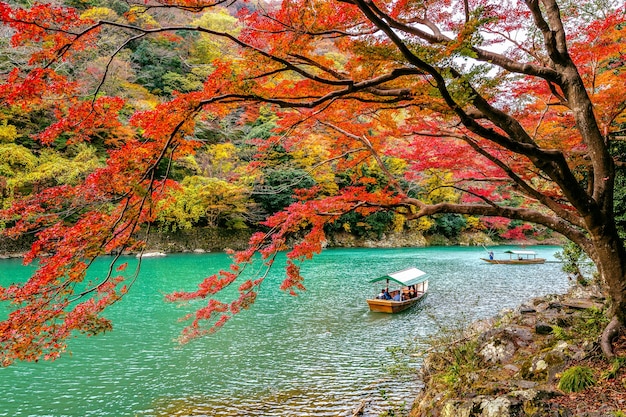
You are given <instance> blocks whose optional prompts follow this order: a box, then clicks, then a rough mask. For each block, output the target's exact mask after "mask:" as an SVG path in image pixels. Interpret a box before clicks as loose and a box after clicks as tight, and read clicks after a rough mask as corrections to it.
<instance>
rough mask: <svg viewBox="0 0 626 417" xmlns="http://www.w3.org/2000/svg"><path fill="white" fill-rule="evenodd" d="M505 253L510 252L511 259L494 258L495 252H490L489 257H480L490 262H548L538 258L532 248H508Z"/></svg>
mask: <svg viewBox="0 0 626 417" xmlns="http://www.w3.org/2000/svg"><path fill="white" fill-rule="evenodd" d="M504 253H507V254H509V259H506V258H505V259H495V258H492V256H493V252H489V259H487V258H480V259H482V260H483V261H485V262H489V263H490V264H505V265H525V264H543V263H545V262H546V260H545V259H544V258H537V253H536V252H533V251H531V250H507V251H505V252H504Z"/></svg>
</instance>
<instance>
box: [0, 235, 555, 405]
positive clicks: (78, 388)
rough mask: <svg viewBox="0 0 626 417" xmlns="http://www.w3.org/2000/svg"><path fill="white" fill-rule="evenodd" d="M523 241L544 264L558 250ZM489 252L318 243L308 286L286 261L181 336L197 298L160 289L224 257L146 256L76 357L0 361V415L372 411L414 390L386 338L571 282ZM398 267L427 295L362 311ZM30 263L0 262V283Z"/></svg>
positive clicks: (425, 330) (425, 332) (422, 332)
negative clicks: (248, 302) (494, 259)
mask: <svg viewBox="0 0 626 417" xmlns="http://www.w3.org/2000/svg"><path fill="white" fill-rule="evenodd" d="M505 249H506V248H498V249H497V250H496V252H497V253H499V252H501V251H503V250H505ZM532 249H534V250H536V251H537V252H538V253H539V254H540V255H541V256H543V257H546V258H548V259H549V260H554V257H553V255H554V253H555V252H556V251H558V250H559V248H558V247H545V246H543V247H541V246H540V247H534V248H532ZM485 254H486V252H485V250H484V249H482V248H465V247H464V248H459V247H453V248H403V249H330V250H325V251H324V252H323V253H322V254H321V255H319V256H318V257H316V258H315V259H314V260H313V261H310V262H308V263H305V264H304V266H303V274H304V276H305V278H306V281H305V285H306V286H307V291H306V292H304V293H302V294H300V295H299V296H298V297H291V296H289V295H286V294H284V293H282V292H281V291H280V290H279V289H278V284H279V282H280V281H281V280H282V278H283V276H282V270H281V269H280V268H274V270H273V271H272V273H271V274H270V276H269V277H268V278H267V280H266V282H265V283H264V284H263V286H262V289H261V293H260V295H259V298H258V301H257V303H256V304H255V305H254V306H253V308H252V309H251V310H249V311H245V312H243V313H242V314H240V315H239V316H237V317H236V318H235V319H233V320H231V321H230V322H229V323H228V324H227V325H226V327H224V328H223V329H222V330H220V331H219V332H217V333H216V334H215V335H212V336H209V337H206V338H203V339H200V340H196V341H194V342H191V343H189V344H186V345H183V346H181V345H179V344H178V343H177V341H176V338H177V337H178V335H179V333H180V331H181V329H182V324H181V323H180V322H178V319H179V318H180V317H182V316H183V315H184V314H185V313H186V312H188V311H191V310H192V309H193V308H194V307H197V306H199V305H200V304H199V303H197V302H193V303H191V304H190V305H182V306H181V305H178V304H171V303H165V302H164V301H163V295H164V294H166V293H168V292H171V291H175V290H180V289H187V290H191V289H193V288H194V287H195V284H196V283H197V282H198V281H199V280H200V279H202V278H203V277H204V276H206V275H209V274H211V273H213V272H215V271H216V270H218V269H219V268H223V267H226V266H227V265H228V261H229V259H228V257H227V256H226V255H225V254H202V255H197V254H180V255H169V256H167V257H164V258H144V260H143V262H142V269H141V274H140V277H139V279H138V280H137V282H136V283H135V284H134V286H133V287H132V288H131V291H130V292H129V294H128V295H127V296H126V297H125V298H124V299H123V300H122V301H121V302H119V303H118V304H116V305H114V306H113V307H111V309H110V311H109V312H108V315H107V317H109V318H110V319H112V321H113V323H114V330H113V332H110V333H107V334H105V335H101V336H97V337H91V338H86V337H80V338H77V339H74V340H72V341H71V342H70V349H71V351H72V355H71V356H70V355H65V356H63V357H62V358H61V359H59V360H57V361H55V362H40V363H19V364H16V365H15V366H11V367H8V368H0V392H2V395H0V416H12V417H19V416H39V417H42V416H54V417H61V416H99V417H100V416H105V417H106V416H115V417H122V416H139V417H147V416H159V417H160V416H216V417H221V416H343V415H351V410H352V409H353V408H354V407H355V406H356V405H357V404H359V403H360V402H361V401H362V400H366V401H368V406H367V408H366V414H365V415H366V416H376V415H378V413H380V412H382V411H384V410H385V409H386V408H388V407H389V404H391V403H393V404H399V403H402V402H403V401H404V402H410V401H411V400H412V398H413V397H414V395H415V394H416V392H417V391H418V389H419V383H418V382H417V381H413V380H408V381H407V380H400V379H397V378H394V377H392V376H391V375H390V374H389V373H388V372H387V370H386V368H385V364H387V363H388V362H389V361H390V354H389V353H388V351H387V350H386V349H387V348H388V347H393V346H399V345H403V344H404V343H405V341H407V340H409V339H416V340H417V341H418V343H422V341H425V339H426V338H427V337H428V336H429V335H432V334H433V333H434V332H436V330H437V328H438V326H440V325H442V324H446V323H448V324H449V323H453V322H455V321H456V322H458V320H459V319H460V318H463V319H477V318H484V317H488V316H491V315H494V314H496V313H497V312H498V311H500V310H502V309H504V308H514V307H515V306H517V305H518V304H520V303H521V302H523V301H524V300H526V299H528V298H531V297H535V296H539V295H543V294H547V293H559V292H564V291H565V290H566V289H567V286H568V281H567V277H566V276H565V274H564V273H563V272H561V270H560V264H558V263H546V264H544V265H527V266H514V265H490V264H487V263H485V262H483V261H481V260H480V259H479V258H480V257H484V256H485ZM108 261H109V259H102V260H101V261H100V262H99V263H98V264H97V265H96V271H95V272H97V270H98V269H100V270H101V271H104V269H105V268H106V267H107V262H108ZM124 261H128V262H129V263H130V264H131V267H132V263H133V262H136V261H135V259H134V258H128V259H125V260H124ZM277 265H278V264H277ZM408 266H416V267H418V268H420V269H422V270H424V271H426V272H427V273H428V274H429V277H430V288H429V295H428V297H427V298H426V299H425V300H424V301H423V302H422V303H421V305H420V306H418V307H416V308H413V309H411V310H408V311H406V312H403V313H401V314H397V315H393V316H392V315H386V314H382V313H370V312H369V311H368V308H367V304H366V303H365V301H364V300H365V298H366V297H368V296H371V295H373V294H374V293H375V292H377V291H379V290H380V288H373V287H371V286H370V285H369V284H368V283H367V280H368V279H370V278H372V277H376V276H379V275H383V274H386V273H388V272H392V271H395V270H399V269H403V268H406V267H408ZM29 271H30V268H27V267H23V266H21V264H20V261H18V260H2V261H0V284H2V285H6V284H7V283H9V282H13V281H19V280H23V279H25V278H26V277H27V276H28V274H29ZM0 309H4V306H0ZM5 314H6V310H0V316H4V315H5Z"/></svg>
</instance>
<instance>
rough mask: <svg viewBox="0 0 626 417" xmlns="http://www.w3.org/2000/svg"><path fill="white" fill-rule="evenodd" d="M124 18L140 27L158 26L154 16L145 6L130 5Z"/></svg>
mask: <svg viewBox="0 0 626 417" xmlns="http://www.w3.org/2000/svg"><path fill="white" fill-rule="evenodd" d="M126 19H127V20H128V22H129V23H134V24H135V25H137V26H141V27H158V26H159V24H158V22H157V21H156V20H155V19H154V17H152V16H150V15H149V14H148V12H147V11H146V8H145V7H142V6H132V7H131V8H130V10H129V11H128V12H126Z"/></svg>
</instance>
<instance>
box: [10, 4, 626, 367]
mask: <svg viewBox="0 0 626 417" xmlns="http://www.w3.org/2000/svg"><path fill="white" fill-rule="evenodd" d="M221 3H222V2H221V1H219V0H218V1H210V0H209V1H205V0H168V1H153V0H151V1H147V2H142V3H141V4H140V5H139V4H138V5H135V6H133V7H132V8H131V9H130V10H129V11H128V13H127V14H126V15H125V19H123V20H116V21H111V20H103V19H101V20H98V19H95V20H93V19H86V18H85V19H81V18H80V16H78V15H77V13H76V12H75V11H74V10H73V9H68V8H62V7H54V6H51V5H34V6H32V7H30V8H28V9H22V8H18V7H13V6H11V5H9V4H6V3H0V16H1V17H2V20H3V21H4V22H5V24H6V25H7V26H9V27H10V28H12V30H13V31H14V32H13V38H12V42H13V45H14V46H15V47H24V46H28V47H30V48H32V49H33V53H32V58H31V60H30V62H29V66H28V67H21V68H15V69H14V70H12V71H11V72H10V73H8V74H7V75H6V76H4V80H3V84H2V85H1V86H0V96H1V97H2V99H3V102H4V103H6V104H7V105H20V106H22V107H23V108H25V109H28V108H29V106H36V105H37V104H38V103H41V102H42V101H45V100H55V103H56V111H55V114H56V117H57V120H56V121H55V122H54V123H53V124H52V125H50V126H49V127H48V128H47V129H45V130H43V131H42V132H39V134H38V135H37V137H38V139H39V140H40V141H41V142H42V143H49V142H50V141H52V140H57V139H58V138H59V137H63V138H65V139H66V140H70V141H73V142H76V141H89V140H90V138H91V137H92V136H93V135H95V134H96V133H97V132H99V131H102V130H103V129H106V130H107V131H109V132H110V135H109V136H108V138H109V140H110V141H111V143H112V144H113V143H115V147H114V148H112V150H111V151H110V154H109V159H108V162H107V166H106V167H104V168H101V169H99V170H98V171H96V172H95V173H94V174H92V175H91V176H89V177H87V179H86V180H85V182H84V183H83V184H79V185H76V186H73V187H68V186H66V187H55V188H50V189H48V190H45V191H43V192H42V193H41V194H39V195H37V196H34V197H32V198H30V199H26V200H24V201H22V202H18V203H16V204H15V205H14V207H13V208H12V209H10V210H8V211H5V212H4V216H5V218H7V219H10V221H11V222H12V225H13V227H12V228H9V229H8V233H9V234H12V235H15V234H19V233H26V232H29V231H34V230H39V231H38V232H37V233H38V241H37V242H36V243H35V245H34V246H33V249H32V251H31V252H30V253H29V255H28V257H27V260H28V261H30V260H32V259H34V258H36V257H38V256H40V255H41V254H43V253H47V254H49V255H50V256H48V257H45V258H41V267H40V269H39V270H38V271H37V273H36V274H35V275H34V276H33V277H32V278H31V280H30V281H29V282H28V283H27V284H25V285H17V284H16V285H14V286H11V287H9V288H5V289H2V290H1V291H0V300H8V301H11V302H13V303H14V305H15V310H14V311H13V312H12V313H11V316H10V317H9V320H7V321H5V322H3V323H2V325H1V326H0V344H1V345H2V351H3V352H6V353H3V355H4V358H5V359H4V361H5V363H10V362H11V361H13V360H15V359H34V358H37V357H40V356H42V355H49V356H55V355H58V353H59V352H60V351H62V350H63V348H64V345H63V340H64V338H66V337H67V336H68V335H69V334H71V332H73V331H83V332H97V331H100V330H102V329H105V328H108V327H107V326H108V325H109V323H108V322H106V321H105V320H104V319H103V318H102V317H101V314H100V313H101V312H102V311H103V309H104V308H105V307H106V306H107V305H109V304H111V303H112V302H115V300H117V299H118V298H119V297H120V296H121V293H123V291H125V289H124V287H122V286H123V285H124V278H123V277H122V276H120V277H114V275H116V274H110V275H109V276H107V277H103V278H102V280H101V281H100V282H99V283H98V284H97V285H94V286H92V287H88V288H86V289H85V288H83V287H81V286H77V285H76V283H79V282H81V281H82V280H83V279H84V270H85V268H86V267H87V266H88V264H89V262H88V261H85V260H86V259H87V260H89V259H91V258H93V257H94V256H97V255H99V254H101V253H104V252H106V251H110V250H113V249H116V250H119V249H127V248H129V247H131V248H137V247H140V246H141V236H138V235H137V233H138V232H139V231H142V230H143V229H142V228H141V225H142V224H146V223H150V222H152V221H153V220H154V218H155V214H154V210H153V208H154V207H155V204H162V203H163V201H165V200H164V199H166V198H167V197H166V196H167V195H168V194H167V189H168V180H167V178H164V177H162V176H161V175H156V172H157V171H156V167H157V166H158V164H159V163H160V162H161V161H162V160H164V158H167V160H169V161H175V160H176V159H177V158H183V157H185V156H186V155H188V154H189V153H191V152H194V150H195V149H196V148H197V146H198V145H197V143H195V141H194V132H195V127H196V124H197V123H198V122H199V121H203V120H207V119H215V118H218V119H219V118H226V117H232V115H233V114H237V115H239V116H241V120H242V121H243V122H246V121H249V120H255V119H256V118H257V117H258V114H259V110H260V109H261V108H264V109H267V108H268V106H270V107H271V108H272V109H273V111H274V113H275V114H276V115H277V116H278V118H277V119H276V122H275V124H276V126H275V128H274V129H273V131H272V134H271V135H270V136H269V137H260V138H258V140H256V141H255V146H256V147H257V149H258V155H259V156H262V155H263V154H264V153H266V152H271V151H272V149H275V148H276V146H278V145H280V146H281V147H282V148H284V149H285V150H286V151H287V152H297V151H298V149H299V147H300V146H301V145H302V144H303V143H310V140H311V138H315V140H316V141H318V143H321V144H323V145H324V147H325V149H326V150H327V154H326V159H325V164H323V165H325V166H331V167H332V170H333V171H334V172H348V171H349V172H352V173H355V174H354V175H351V176H350V178H349V181H347V182H345V183H343V184H342V186H341V187H340V188H338V189H336V190H332V191H329V189H328V188H325V187H321V186H314V187H310V188H300V189H298V188H295V197H296V199H297V200H296V201H294V202H293V203H292V204H290V205H289V206H288V207H286V208H285V209H284V210H283V211H281V212H280V213H277V214H275V215H273V216H271V217H269V218H268V219H267V220H266V221H265V226H266V227H267V228H268V232H267V233H259V234H256V235H254V236H253V237H252V239H251V241H250V248H249V250H246V251H243V252H241V253H237V254H235V256H234V261H235V262H234V264H233V266H232V268H231V270H229V271H221V272H219V273H218V274H216V275H213V276H211V277H209V278H207V279H206V280H204V281H203V282H202V283H201V284H200V285H199V286H198V289H197V290H196V291H193V292H190V293H176V294H172V295H171V296H170V299H172V300H179V299H190V298H208V299H210V301H208V303H207V304H206V306H205V307H203V308H201V309H200V310H199V311H198V312H197V314H196V315H195V316H193V317H191V318H190V319H191V323H190V325H189V326H188V327H187V328H186V330H185V332H184V334H183V338H191V337H196V336H198V335H201V334H204V333H206V332H207V331H211V329H214V328H216V327H219V326H221V325H223V324H224V323H225V322H226V321H227V320H228V318H229V317H230V316H232V315H233V314H236V313H237V312H238V311H240V310H241V309H242V308H247V307H248V306H249V305H250V304H251V303H252V302H253V301H254V299H255V294H256V290H257V288H258V285H259V284H260V282H262V280H263V275H261V276H258V277H254V278H252V279H250V280H246V281H244V282H241V283H239V284H240V285H239V297H238V298H236V299H234V300H232V301H231V302H229V303H225V302H218V301H216V300H214V299H211V296H212V295H213V294H215V293H216V292H218V291H220V290H221V289H222V288H224V287H225V286H227V285H231V284H232V283H235V282H238V281H237V278H238V277H240V275H241V272H242V271H243V270H244V269H245V267H246V265H248V264H249V263H250V262H252V260H253V259H254V255H255V254H256V253H260V254H261V256H262V258H263V259H264V261H265V264H266V265H267V267H269V266H270V265H271V264H272V263H273V261H274V259H275V255H276V253H277V252H278V251H281V250H288V253H287V257H288V260H287V264H286V276H287V277H286V279H285V281H284V282H283V284H282V288H283V289H284V290H286V291H289V292H294V293H295V292H296V291H298V290H301V289H303V288H304V287H303V284H302V280H303V278H302V276H301V275H300V269H299V266H298V262H299V261H302V260H305V259H307V258H310V257H311V256H313V255H314V254H315V253H316V252H319V251H320V250H321V248H322V245H323V242H324V240H325V234H324V226H325V225H327V224H329V223H331V222H334V221H336V220H338V219H339V218H340V216H342V215H343V214H345V213H350V212H353V213H357V214H360V215H365V216H367V215H371V214H373V213H376V212H385V211H387V212H393V211H396V212H401V213H403V215H405V216H407V218H420V217H424V216H432V215H435V214H450V213H456V214H464V215H472V216H488V217H496V218H508V219H513V220H520V221H525V222H530V223H535V224H537V225H542V226H545V227H547V228H550V229H552V230H554V231H556V232H558V233H560V234H562V235H564V236H565V237H567V238H568V239H570V240H571V241H573V242H575V243H577V244H578V245H579V246H580V247H581V248H583V250H584V251H585V252H586V253H587V255H588V256H589V257H590V258H591V259H593V261H594V262H595V264H596V266H597V268H598V271H599V273H600V276H601V278H602V281H603V283H604V284H605V288H606V293H607V295H608V297H609V299H610V309H609V311H608V313H607V314H608V315H609V318H610V324H609V325H608V326H607V328H606V329H605V331H604V333H603V335H602V348H603V351H604V352H605V354H606V355H607V356H608V357H612V356H613V355H614V353H613V351H612V346H611V341H612V339H613V337H614V336H615V335H616V334H617V333H618V332H619V331H620V330H621V329H622V327H623V325H624V323H625V322H626V298H625V297H626V250H625V248H624V241H623V239H622V238H621V237H620V234H619V232H618V228H617V226H616V217H615V209H614V207H615V203H614V198H615V181H616V166H617V165H621V164H622V163H623V161H622V160H621V159H620V158H617V159H616V158H614V156H613V155H612V154H611V153H610V152H609V145H610V144H611V142H613V141H614V140H616V139H617V138H618V135H617V134H618V132H619V131H621V129H623V126H624V122H625V120H624V119H625V116H626V113H625V112H624V109H625V107H626V104H625V101H624V96H625V95H624V85H625V82H624V81H626V71H625V66H624V57H623V55H622V52H623V51H622V48H621V45H623V43H624V39H625V35H626V19H625V10H624V7H623V4H620V2H617V1H610V0H605V1H593V0H583V1H578V2H570V1H567V0H562V1H559V0H525V1H521V0H512V1H508V2H502V1H491V0H464V1H456V0H427V1H412V0H401V1H396V2H379V1H375V0H342V1H333V0H323V1H318V0H306V1H304V0H285V1H283V2H280V4H277V3H270V4H267V5H258V6H255V7H254V8H252V6H250V7H249V8H248V9H245V8H240V9H239V11H238V18H239V26H238V31H237V32H232V31H230V32H229V31H225V30H220V29H219V28H218V27H217V26H213V27H208V26H203V22H204V20H203V19H198V14H201V13H204V12H205V11H207V10H210V9H211V8H214V7H218V6H220V5H221ZM173 11H175V12H177V14H176V16H177V17H178V19H177V20H176V21H175V22H176V23H172V22H173V21H172V20H169V19H168V18H167V17H168V16H169V15H170V14H171V13H173ZM182 13H187V14H189V18H188V20H187V21H188V22H190V23H189V24H186V23H185V20H184V19H181V18H180V15H181V14H182ZM139 17H141V19H143V20H141V19H139ZM147 17H150V21H149V23H146V22H147ZM191 22H195V24H191ZM111 30H114V31H115V33H116V36H117V37H120V35H124V36H123V37H122V40H121V41H120V42H119V43H118V44H117V45H116V46H115V47H113V48H111V45H109V48H107V49H106V50H107V51H111V52H109V53H108V55H107V58H108V61H107V62H113V60H114V59H115V58H116V56H117V55H119V54H120V53H122V51H124V50H125V49H126V48H131V47H133V45H135V44H137V43H138V42H148V41H150V42H154V41H159V42H164V40H170V41H171V42H176V41H177V39H180V37H181V36H184V34H185V33H195V34H199V35H201V36H202V37H203V39H214V40H215V43H214V45H220V47H221V55H219V56H218V57H217V58H216V59H215V60H214V61H212V62H211V63H210V64H211V66H212V72H211V73H210V74H209V75H208V76H207V78H206V79H205V80H204V83H203V86H202V89H197V90H193V91H191V90H189V91H186V92H185V91H180V92H178V93H173V95H172V98H171V100H169V101H167V102H163V103H161V104H159V105H158V106H156V107H154V108H153V109H149V110H144V111H136V112H134V113H133V114H132V115H131V117H130V118H129V120H128V122H126V119H125V118H124V117H123V116H124V112H123V111H122V109H123V106H124V104H123V103H122V102H121V101H120V99H119V98H116V97H108V96H104V95H101V94H99V93H100V91H101V90H100V85H99V84H98V85H95V86H94V87H93V91H92V94H91V95H90V96H89V97H84V96H80V95H79V94H78V93H79V92H80V91H82V90H81V83H80V80H78V79H74V78H72V77H70V76H69V75H67V74H64V73H60V72H59V71H57V69H59V68H62V67H63V66H71V65H72V63H73V59H74V57H76V56H79V55H81V54H84V51H93V50H95V49H94V48H97V46H98V42H99V39H100V38H99V37H100V36H101V34H103V33H107V32H109V31H111ZM224 45H229V47H228V48H224V47H223V46H224ZM61 64H63V65H61ZM196 64H197V62H196ZM103 69H104V71H103V72H102V74H103V75H102V79H103V80H105V79H106V77H107V71H106V69H107V66H106V65H105V67H104V68H103ZM389 158H393V159H394V160H396V159H402V160H404V161H406V169H405V170H404V172H403V175H402V177H400V176H399V174H398V172H397V171H394V170H390V169H389V167H388V161H389ZM259 159H260V160H262V157H261V158H259ZM372 164H377V165H378V167H379V169H380V170H381V172H383V173H384V175H385V176H387V186H386V187H384V188H373V187H370V185H371V178H368V177H363V176H360V175H358V172H359V170H360V169H361V168H360V167H363V166H371V165H372ZM321 166H322V164H320V167H321ZM316 168H318V167H313V168H312V171H315V169H316ZM428 170H439V171H440V172H450V173H451V174H452V175H453V176H454V180H453V181H449V182H448V184H447V186H448V187H452V188H454V189H455V190H456V192H457V193H459V200H458V201H457V202H449V201H448V202H437V203H434V202H427V201H422V200H420V199H418V198H416V197H415V194H414V193H412V192H411V190H412V189H414V187H415V184H418V183H419V182H420V181H421V180H422V176H423V173H424V172H427V171H428ZM104 201H106V202H107V204H106V205H104V204H103V202H104ZM512 203H514V204H512ZM68 210H69V211H71V212H72V213H73V214H74V217H73V220H72V221H71V222H70V221H68V220H67V218H66V217H65V215H64V214H65V213H67V211H68ZM94 230H95V232H93V231H94ZM88 231H91V232H90V233H88ZM293 237H297V238H298V240H295V241H294V240H293V239H290V238H293ZM288 242H291V243H290V244H289V245H288ZM78 288H80V290H79V289H78Z"/></svg>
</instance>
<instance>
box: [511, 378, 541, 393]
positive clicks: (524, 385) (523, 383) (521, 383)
mask: <svg viewBox="0 0 626 417" xmlns="http://www.w3.org/2000/svg"><path fill="white" fill-rule="evenodd" d="M511 385H514V386H516V387H517V388H521V389H523V390H528V389H530V388H535V387H536V386H537V383H536V382H534V381H527V380H525V379H520V380H518V381H511ZM514 392H515V391H514Z"/></svg>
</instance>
